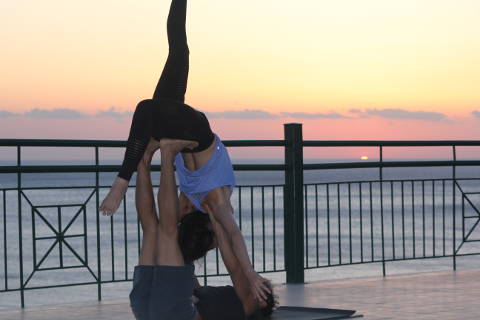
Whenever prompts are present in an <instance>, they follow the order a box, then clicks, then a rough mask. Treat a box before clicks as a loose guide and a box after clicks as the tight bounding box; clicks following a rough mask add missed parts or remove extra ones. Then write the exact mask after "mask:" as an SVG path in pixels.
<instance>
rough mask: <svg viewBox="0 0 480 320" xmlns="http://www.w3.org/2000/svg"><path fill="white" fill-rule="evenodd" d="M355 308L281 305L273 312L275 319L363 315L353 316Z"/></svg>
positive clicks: (319, 318) (342, 317) (323, 318)
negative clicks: (339, 308) (340, 308)
mask: <svg viewBox="0 0 480 320" xmlns="http://www.w3.org/2000/svg"><path fill="white" fill-rule="evenodd" d="M355 312H356V311H355V310H338V309H325V308H303V307H280V308H278V309H277V310H275V312H274V313H273V314H272V316H273V317H272V319H273V320H327V319H349V318H357V317H361V315H356V316H353V314H354V313H355Z"/></svg>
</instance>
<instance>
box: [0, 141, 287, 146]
mask: <svg viewBox="0 0 480 320" xmlns="http://www.w3.org/2000/svg"><path fill="white" fill-rule="evenodd" d="M222 142H223V144H225V145H226V146H227V147H283V146H285V141H284V140H222ZM126 145H127V141H125V140H66V139H0V147H104V148H105V147H107V148H108V147H125V146H126Z"/></svg>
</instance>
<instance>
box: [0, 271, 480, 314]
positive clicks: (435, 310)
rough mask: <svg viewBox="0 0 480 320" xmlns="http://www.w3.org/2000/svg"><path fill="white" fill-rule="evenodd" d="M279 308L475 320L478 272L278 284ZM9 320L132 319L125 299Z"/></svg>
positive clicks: (479, 307) (478, 309)
mask: <svg viewBox="0 0 480 320" xmlns="http://www.w3.org/2000/svg"><path fill="white" fill-rule="evenodd" d="M276 291H277V293H278V295H279V296H280V303H281V304H282V305H297V306H312V307H324V308H336V309H354V310H357V312H358V313H361V314H363V315H364V318H365V319H442V320H443V319H452V320H453V319H455V320H457V319H458V320H460V319H471V320H473V319H475V320H480V270H466V271H457V272H453V271H448V272H438V273H423V274H415V275H402V276H389V277H387V278H362V279H350V280H337V281H323V282H316V283H311V284H306V285H285V286H277V287H276ZM0 319H2V320H13V319H15V320H16V319H25V320H39V319H42V320H43V319H49V320H65V319H72V320H87V319H88V320H90V319H92V320H93V319H95V320H101V319H105V320H107V319H108V320H118V319H133V316H132V315H131V312H130V309H129V305H128V302H127V300H121V301H118V300H117V301H107V302H101V303H98V302H91V303H88V304H78V305H69V306H65V305H61V306H58V307H43V308H34V309H33V308H32V309H26V310H25V311H18V310H17V311H13V310H10V311H0Z"/></svg>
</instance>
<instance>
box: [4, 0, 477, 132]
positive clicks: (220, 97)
mask: <svg viewBox="0 0 480 320" xmlns="http://www.w3.org/2000/svg"><path fill="white" fill-rule="evenodd" d="M169 5H170V2H169V1H168V0H141V1H139V0H122V1H113V0H102V1H93V0H84V1H65V0H49V1H37V0H15V1H13V0H11V1H1V2H0V41H1V43H2V50H1V51H0V70H1V74H2V77H1V78H0V139H1V138H62V139H63V138H68V139H115V140H118V139H122V140H125V139H126V138H127V135H128V131H129V125H130V119H131V115H132V112H133V110H134V108H135V106H136V104H137V103H138V101H140V100H142V99H145V98H150V97H151V95H152V92H153V89H154V86H155V84H156V81H157V79H158V76H159V74H160V72H161V70H162V67H163V64H164V61H165V59H166V54H167V51H168V48H167V40H166V27H165V25H166V17H167V13H168V8H169ZM479 17H480V1H478V0H455V1H453V0H451V1H446V0H402V1H390V0H363V1H359V0H335V1H324V0H297V1H286V0H275V1H274V0H261V1H260V0H242V1H228V0H226V1H219V0H214V1H200V0H190V1H189V8H188V21H187V31H188V40H189V46H190V51H191V55H190V76H189V87H188V92H187V96H186V103H187V104H189V105H191V106H193V107H195V108H197V109H199V110H201V111H204V112H205V113H206V114H207V116H208V117H209V119H210V121H211V124H212V127H213V128H214V130H215V131H216V132H217V133H219V135H220V136H221V137H222V138H224V139H277V138H281V137H282V136H283V126H282V125H283V123H288V122H299V123H303V126H304V137H305V138H306V139H315V140H323V139H326V140H338V139H342V140H357V139H362V140H363V139H375V140H383V139H385V140H400V139H405V140H410V139H411V140H414V139H415V140H418V139H421V140H423V139H425V140H441V139H446V140H449V139H466V140H477V139H480V130H479V128H480V19H479Z"/></svg>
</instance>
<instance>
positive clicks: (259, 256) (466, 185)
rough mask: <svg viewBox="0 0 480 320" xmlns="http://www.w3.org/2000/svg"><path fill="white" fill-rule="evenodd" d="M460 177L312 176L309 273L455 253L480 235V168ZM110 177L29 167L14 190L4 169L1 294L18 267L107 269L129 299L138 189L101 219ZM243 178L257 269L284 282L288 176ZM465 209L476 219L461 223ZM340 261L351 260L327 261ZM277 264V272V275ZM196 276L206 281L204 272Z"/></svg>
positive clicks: (5, 302) (69, 290)
mask: <svg viewBox="0 0 480 320" xmlns="http://www.w3.org/2000/svg"><path fill="white" fill-rule="evenodd" d="M278 161H279V160H276V161H273V160H272V161H268V163H272V162H277V163H278ZM342 161H343V160H342ZM246 162H248V163H253V162H257V163H258V162H263V163H266V162H267V161H265V160H262V161H246ZM345 162H346V161H345ZM2 163H3V165H11V164H10V163H6V162H2ZM2 163H0V165H2ZM236 163H238V161H237V162H236ZM32 164H33V163H32ZM49 164H51V162H49ZM57 164H65V163H64V162H57ZM75 164H82V163H81V162H79V163H75ZM456 176H457V179H463V178H465V179H470V178H476V179H473V180H458V181H457V184H455V185H454V184H453V183H452V182H451V181H450V180H445V181H443V180H441V179H451V178H452V168H451V167H445V168H444V167H437V168H399V169H388V168H386V169H383V180H384V181H389V180H397V182H395V183H389V182H384V183H383V185H382V187H381V186H380V184H379V183H378V182H372V183H370V182H369V181H378V179H379V169H337V170H315V171H306V172H305V173H304V182H305V184H306V186H305V194H306V196H305V199H304V205H305V208H306V209H305V216H304V231H305V233H306V236H305V237H304V246H305V252H304V254H305V256H306V258H305V265H306V266H307V267H308V268H313V269H309V270H307V271H306V281H316V280H331V279H341V278H352V277H365V276H379V275H381V274H382V264H381V263H367V264H357V263H360V262H362V261H363V262H369V261H372V260H374V261H381V259H382V257H385V259H387V260H389V259H402V258H406V259H413V258H422V257H428V258H430V257H433V256H442V255H450V254H451V253H452V252H453V248H454V244H453V243H454V231H453V230H455V245H456V247H458V246H459V245H460V243H461V240H462V238H465V236H466V239H468V240H473V239H480V232H479V229H480V227H476V224H475V223H476V222H478V219H475V215H478V211H476V210H478V209H479V208H480V195H479V194H476V193H480V168H479V167H464V168H457V170H456ZM114 177H115V174H113V173H102V174H100V185H101V186H105V188H102V189H101V191H100V193H99V196H98V199H97V195H96V194H95V192H94V185H95V175H94V174H92V173H78V174H77V173H70V174H64V173H61V174H23V175H22V178H21V185H22V187H23V188H24V190H23V192H22V194H21V196H20V197H19V195H18V192H17V190H16V189H15V188H16V187H17V184H18V179H17V175H16V174H0V198H1V199H0V290H5V289H6V288H8V289H17V288H18V287H19V283H20V280H21V279H20V278H21V276H20V272H19V270H20V267H22V268H23V281H24V283H25V282H27V284H26V287H27V288H32V287H42V286H47V287H48V286H51V285H71V284H78V283H86V282H95V281H96V280H95V279H96V278H98V277H99V275H100V277H101V279H102V280H103V281H112V282H113V283H109V284H104V285H102V298H103V299H105V300H108V299H125V298H126V297H127V296H128V293H129V290H130V289H131V282H130V281H128V280H130V279H131V277H132V272H133V268H134V266H135V265H136V264H137V262H138V249H139V239H140V238H141V232H140V228H139V225H138V221H137V217H136V212H135V207H134V188H133V187H132V188H130V190H129V192H128V193H127V197H126V202H125V203H124V205H122V206H121V208H120V209H119V212H117V213H116V214H115V215H114V216H113V217H112V218H107V217H103V216H97V214H96V207H97V205H98V202H97V201H101V200H102V199H103V197H104V196H105V195H106V193H107V192H108V186H109V185H110V184H111V182H112V181H113V179H114ZM236 178H237V185H238V186H237V188H236V189H235V192H234V194H233V195H232V199H231V200H232V204H233V207H234V210H235V218H236V220H237V222H238V224H239V225H240V227H241V229H242V233H243V235H244V238H245V242H246V245H247V248H248V250H249V254H250V256H251V257H252V258H253V261H254V267H255V269H256V270H257V271H260V272H263V271H266V272H267V273H266V277H268V278H271V279H272V280H273V282H274V283H284V282H285V272H282V271H281V270H283V269H284V258H283V256H284V223H283V222H284V220H283V216H284V211H283V187H282V185H283V183H284V175H283V173H282V172H236ZM152 179H153V181H154V183H155V182H158V181H159V174H158V173H153V177H152ZM400 179H401V180H404V182H403V184H402V182H399V181H398V180H400ZM409 179H415V180H417V179H426V180H425V181H423V182H422V181H416V182H412V181H410V180H409ZM432 179H439V180H436V181H432ZM134 181H135V179H134V178H133V179H132V183H134ZM339 182H341V183H340V184H338V183H339ZM329 183H331V184H329ZM402 187H403V193H402ZM9 188H12V189H11V190H10V189H9ZM36 188H38V189H36ZM454 189H455V197H454V195H453V190H454ZM462 192H463V193H462ZM349 195H350V196H349ZM444 195H445V196H444ZM454 199H455V206H456V208H455V209H456V212H457V213H456V216H455V217H454V216H453V215H452V212H453V201H454ZM19 205H20V206H21V216H20V217H19V214H18V212H19ZM381 206H383V215H382V210H381ZM462 210H463V212H464V213H465V214H464V215H465V216H472V218H465V219H464V218H463V216H462ZM97 222H98V224H97ZM453 224H455V227H454V226H453ZM382 225H383V228H382ZM20 231H21V237H20V236H19V234H20ZM57 233H61V234H63V239H64V240H63V241H60V242H59V243H57V241H56V240H57V235H56V234H57ZM34 237H35V238H36V240H35V241H34V240H33V238H34ZM20 242H21V246H20ZM20 247H21V248H22V256H23V260H22V261H23V265H22V266H21V265H20ZM479 252H480V248H479V246H478V245H477V243H475V242H472V243H465V244H463V245H462V247H461V248H460V251H459V253H462V254H465V253H479ZM336 264H352V265H345V266H335V267H328V268H323V267H325V266H328V265H336ZM78 266H81V267H78ZM317 266H318V267H322V268H315V267H317ZM479 266H480V256H475V255H473V256H467V257H459V258H458V259H457V267H458V268H459V269H461V268H464V269H468V268H477V267H479ZM59 267H64V268H66V269H62V270H59V269H58V268H59ZM451 269H452V258H436V259H415V260H409V261H395V262H389V263H387V265H386V271H387V274H388V275H393V274H400V273H410V272H427V271H437V270H451ZM196 270H197V274H198V275H199V276H202V275H203V274H204V273H207V274H225V273H226V270H225V268H224V266H223V264H222V262H221V258H220V256H219V254H218V252H216V251H211V252H210V253H209V254H208V255H207V258H206V259H205V260H201V261H199V262H198V263H197V265H196ZM272 270H277V271H278V272H274V273H270V272H269V271H272ZM199 280H200V281H201V282H202V281H203V278H200V279H199ZM228 282H229V279H228V277H214V278H209V279H208V283H209V284H225V283H228ZM97 289H98V288H97V285H96V284H92V285H81V286H67V287H64V288H47V289H37V290H28V291H26V293H25V301H26V305H27V306H36V305H46V304H57V303H69V302H78V301H89V300H95V299H97V292H98V290H97ZM19 305H20V298H19V292H17V291H15V292H6V293H5V292H4V293H1V292H0V309H1V308H16V307H18V306H19Z"/></svg>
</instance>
